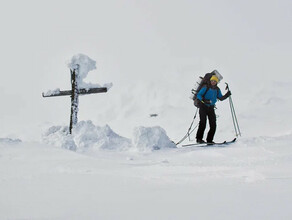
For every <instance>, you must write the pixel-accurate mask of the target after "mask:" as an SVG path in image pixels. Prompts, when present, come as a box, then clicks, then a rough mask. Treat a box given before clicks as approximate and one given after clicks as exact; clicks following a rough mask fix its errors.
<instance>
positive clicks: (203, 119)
mask: <svg viewBox="0 0 292 220" xmlns="http://www.w3.org/2000/svg"><path fill="white" fill-rule="evenodd" d="M199 114H200V122H199V128H198V131H197V136H196V138H197V139H199V140H203V136H204V132H205V129H206V123H207V117H208V120H209V125H210V130H209V132H208V135H207V142H212V141H213V138H214V135H215V132H216V126H217V125H216V115H215V110H214V106H211V107H208V106H206V105H204V104H202V105H201V106H200V109H199Z"/></svg>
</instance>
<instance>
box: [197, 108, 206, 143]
mask: <svg viewBox="0 0 292 220" xmlns="http://www.w3.org/2000/svg"><path fill="white" fill-rule="evenodd" d="M206 110H207V109H206V107H205V106H202V107H200V109H199V115H200V122H199V128H198V131H197V136H196V138H197V141H201V140H203V136H204V131H205V128H206V122H207V112H206Z"/></svg>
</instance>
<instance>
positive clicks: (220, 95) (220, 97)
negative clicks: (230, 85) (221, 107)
mask: <svg viewBox="0 0 292 220" xmlns="http://www.w3.org/2000/svg"><path fill="white" fill-rule="evenodd" d="M229 96H231V92H230V91H228V92H226V94H225V95H222V93H221V90H220V89H219V93H218V96H217V98H218V99H219V100H220V101H223V100H225V99H227V98H228V97H229Z"/></svg>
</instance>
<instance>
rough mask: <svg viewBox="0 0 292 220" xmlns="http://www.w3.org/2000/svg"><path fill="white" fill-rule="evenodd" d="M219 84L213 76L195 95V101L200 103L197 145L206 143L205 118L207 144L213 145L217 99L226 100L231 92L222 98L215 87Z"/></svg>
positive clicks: (217, 79)
mask: <svg viewBox="0 0 292 220" xmlns="http://www.w3.org/2000/svg"><path fill="white" fill-rule="evenodd" d="M218 82H219V78H218V77H217V76H216V75H213V76H212V77H211V78H210V81H209V82H208V83H207V85H206V86H203V87H202V88H201V89H200V91H199V92H198V93H197V99H198V100H199V101H200V105H199V115H200V122H199V128H198V131H197V135H196V139H197V143H206V142H205V141H204V140H203V136H204V132H205V128H206V123H207V117H208V120H209V125H210V130H209V132H208V135H207V139H206V141H207V143H209V144H214V142H213V138H214V135H215V132H216V126H217V124H216V115H215V109H214V108H215V103H216V102H217V99H219V100H220V101H223V100H225V99H227V98H228V97H229V96H230V95H231V92H230V91H228V92H227V93H226V94H225V95H224V96H223V95H222V93H221V90H220V89H219V87H218V86H217V84H218Z"/></svg>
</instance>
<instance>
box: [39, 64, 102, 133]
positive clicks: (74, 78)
mask: <svg viewBox="0 0 292 220" xmlns="http://www.w3.org/2000/svg"><path fill="white" fill-rule="evenodd" d="M70 72H71V85H72V89H71V90H66V91H58V92H54V93H52V94H44V93H43V94H42V95H43V97H44V98H47V97H54V96H67V95H70V96H71V116H70V125H69V132H70V134H72V128H73V127H74V126H75V125H76V124H77V121H78V118H77V113H78V103H79V95H87V94H92V93H103V92H107V88H106V87H99V88H88V89H84V88H80V89H79V85H78V82H79V80H78V77H79V76H78V73H79V65H77V67H76V69H74V70H72V69H70Z"/></svg>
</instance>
